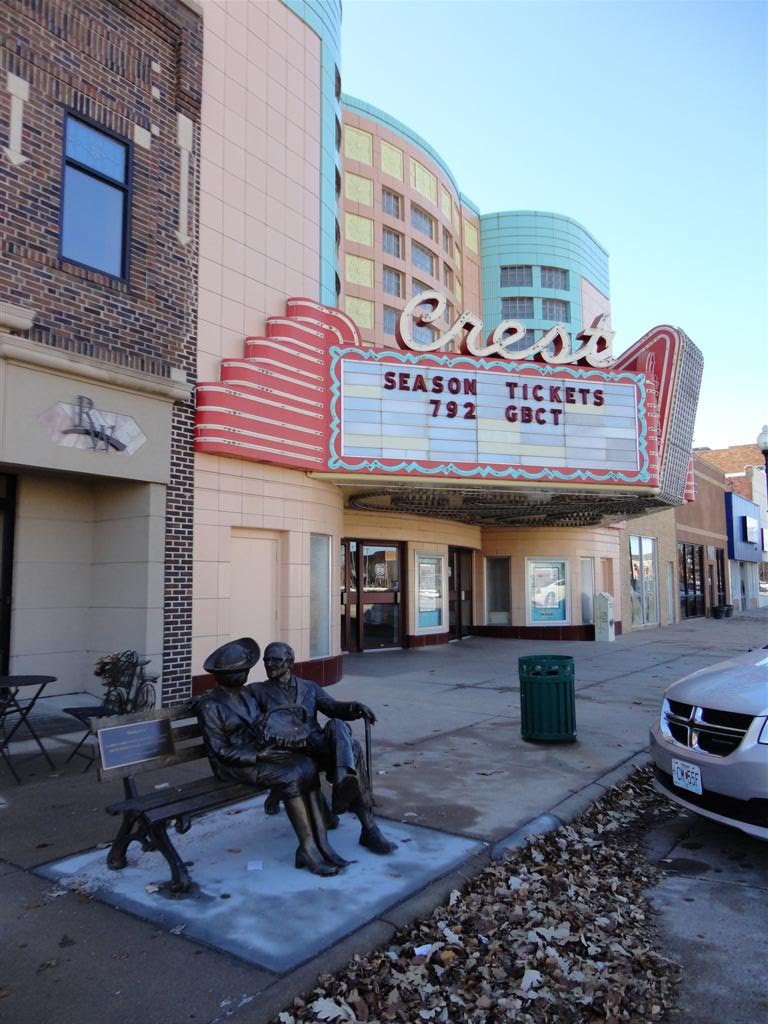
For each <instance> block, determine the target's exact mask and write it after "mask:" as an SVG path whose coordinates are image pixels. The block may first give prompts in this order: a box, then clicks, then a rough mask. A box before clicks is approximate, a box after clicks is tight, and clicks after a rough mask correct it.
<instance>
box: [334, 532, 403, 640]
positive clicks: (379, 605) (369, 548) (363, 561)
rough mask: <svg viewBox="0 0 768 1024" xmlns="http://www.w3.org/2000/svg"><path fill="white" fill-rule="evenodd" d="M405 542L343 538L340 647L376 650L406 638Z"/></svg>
mask: <svg viewBox="0 0 768 1024" xmlns="http://www.w3.org/2000/svg"><path fill="white" fill-rule="evenodd" d="M402 565H403V557H402V545H401V544H398V543H396V542H390V541H366V540H343V541H342V542H341V558H340V567H341V580H340V583H341V649H342V650H343V651H377V650H384V649H386V648H388V647H401V646H402V642H403V606H402V602H401V600H400V593H401V589H402V584H403V580H402Z"/></svg>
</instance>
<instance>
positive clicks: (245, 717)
mask: <svg viewBox="0 0 768 1024" xmlns="http://www.w3.org/2000/svg"><path fill="white" fill-rule="evenodd" d="M259 654H260V651H259V645H258V644H257V643H256V641H255V640H252V639H251V638H250V637H242V638H241V639H240V640H233V641H231V642H230V643H227V644H224V645H223V646H222V647H219V648H218V649H217V650H215V651H214V652H213V654H211V655H210V656H209V657H208V658H207V659H206V661H205V665H204V668H205V671H206V672H209V673H210V674H211V675H212V676H214V678H215V679H216V683H217V686H216V687H215V688H214V689H213V690H211V691H209V692H208V693H207V694H205V695H204V696H203V697H202V698H201V699H200V700H199V702H198V705H197V716H198V719H199V721H200V726H201V729H202V733H203V739H204V741H205V745H206V748H207V751H208V759H209V761H210V763H211V768H212V769H213V773H214V775H216V776H217V777H218V778H220V779H236V780H238V781H240V782H245V783H250V784H252V785H253V786H256V787H258V788H259V789H264V788H265V787H269V788H270V797H271V798H272V799H276V800H282V801H283V802H284V803H285V809H286V812H287V814H288V818H289V820H290V822H291V825H292V826H293V829H294V831H295V833H296V836H297V837H298V840H299V847H298V849H297V851H296V867H297V868H307V869H308V870H309V871H311V872H312V873H313V874H316V875H336V874H338V872H339V870H340V869H341V868H342V867H344V866H345V864H346V863H347V862H346V861H345V860H344V859H343V857H341V856H339V854H338V853H336V851H335V850H334V849H333V848H332V847H331V845H330V843H329V842H328V837H327V834H326V830H325V822H324V819H323V812H322V808H321V805H320V802H319V795H320V780H319V777H318V772H317V767H316V765H315V762H314V760H313V759H312V757H311V756H309V755H308V754H307V753H304V752H302V751H300V750H296V749H292V747H291V743H292V742H294V740H292V739H291V737H290V736H288V737H287V738H286V739H285V741H284V742H282V743H281V742H280V741H279V740H277V739H274V738H273V739H269V738H268V737H267V736H266V733H265V730H264V720H263V716H262V710H261V705H260V703H259V702H258V701H257V700H256V698H255V695H254V688H253V687H250V686H246V685H245V683H246V681H247V679H248V673H249V671H250V670H251V668H253V666H254V665H255V664H256V662H257V661H258V660H259ZM299 742H301V740H299Z"/></svg>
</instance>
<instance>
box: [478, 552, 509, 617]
mask: <svg viewBox="0 0 768 1024" xmlns="http://www.w3.org/2000/svg"><path fill="white" fill-rule="evenodd" d="M510 566H511V559H510V557H509V555H503V556H497V555H489V556H488V557H487V558H486V559H485V621H486V623H487V624H488V625H489V626H508V625H509V624H510V623H511V622H512V572H511V567H510Z"/></svg>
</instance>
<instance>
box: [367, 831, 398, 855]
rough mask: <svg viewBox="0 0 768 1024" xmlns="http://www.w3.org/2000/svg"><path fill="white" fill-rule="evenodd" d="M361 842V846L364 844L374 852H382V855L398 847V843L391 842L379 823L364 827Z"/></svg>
mask: <svg viewBox="0 0 768 1024" xmlns="http://www.w3.org/2000/svg"><path fill="white" fill-rule="evenodd" d="M359 842H360V845H361V846H364V847H365V848H366V849H367V850H370V851H371V852H372V853H380V854H382V855H384V854H387V853H392V851H393V850H396V849H397V843H393V842H390V840H389V839H387V837H386V836H385V835H384V833H383V832H382V831H381V829H380V828H379V826H378V825H372V826H371V827H370V828H364V829H362V830H361V831H360V840H359Z"/></svg>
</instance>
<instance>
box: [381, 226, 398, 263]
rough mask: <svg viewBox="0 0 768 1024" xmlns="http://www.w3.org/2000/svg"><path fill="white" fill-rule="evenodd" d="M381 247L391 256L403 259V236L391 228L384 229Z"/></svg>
mask: <svg viewBox="0 0 768 1024" xmlns="http://www.w3.org/2000/svg"><path fill="white" fill-rule="evenodd" d="M381 247H382V249H383V250H384V252H386V253H389V255H390V256H397V258H398V259H403V258H404V254H403V236H402V235H401V234H400V233H399V232H398V231H393V230H392V229H391V228H384V229H383V230H382V233H381Z"/></svg>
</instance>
